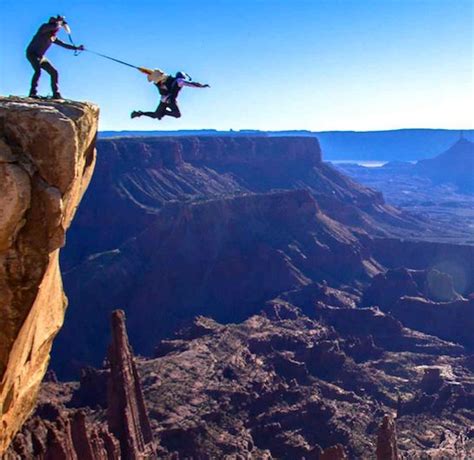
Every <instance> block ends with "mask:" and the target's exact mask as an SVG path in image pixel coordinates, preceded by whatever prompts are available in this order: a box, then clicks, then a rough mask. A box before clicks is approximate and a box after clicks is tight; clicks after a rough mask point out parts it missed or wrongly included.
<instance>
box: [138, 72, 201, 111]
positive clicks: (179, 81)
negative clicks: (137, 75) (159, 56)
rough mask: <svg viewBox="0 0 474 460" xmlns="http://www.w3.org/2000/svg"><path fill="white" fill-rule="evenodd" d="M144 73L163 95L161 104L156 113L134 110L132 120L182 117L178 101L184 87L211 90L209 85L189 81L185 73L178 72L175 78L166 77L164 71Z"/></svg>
mask: <svg viewBox="0 0 474 460" xmlns="http://www.w3.org/2000/svg"><path fill="white" fill-rule="evenodd" d="M142 72H144V73H147V74H148V81H149V82H153V83H154V84H155V85H156V87H157V88H158V91H159V92H160V95H161V100H160V104H159V105H158V107H157V109H156V110H155V111H154V112H142V111H141V110H134V111H133V112H132V113H131V115H130V116H131V118H137V117H142V116H145V117H150V118H157V119H158V120H161V119H162V118H163V117H165V116H168V117H174V118H179V117H181V111H180V110H179V107H178V103H177V99H178V95H179V92H180V91H181V89H182V88H183V87H184V86H189V87H191V88H210V86H209V85H207V84H202V83H197V82H194V81H189V80H188V78H187V75H186V74H185V73H184V72H178V73H177V74H176V75H175V76H174V77H172V76H171V75H166V74H165V73H164V72H163V71H162V70H160V69H156V70H153V71H148V70H146V69H142Z"/></svg>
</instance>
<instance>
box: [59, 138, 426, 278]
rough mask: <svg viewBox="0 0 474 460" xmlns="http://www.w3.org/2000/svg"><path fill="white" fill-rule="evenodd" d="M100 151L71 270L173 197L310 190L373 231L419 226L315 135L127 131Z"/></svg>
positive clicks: (67, 258)
mask: <svg viewBox="0 0 474 460" xmlns="http://www.w3.org/2000/svg"><path fill="white" fill-rule="evenodd" d="M98 150H99V152H100V155H99V160H98V164H97V168H96V172H95V174H94V179H93V181H92V184H91V189H90V192H89V193H88V195H87V197H86V199H85V200H84V204H83V206H81V209H80V211H79V213H78V216H77V219H76V221H75V223H74V226H73V228H72V229H71V233H70V235H69V244H68V247H67V250H66V251H65V253H64V254H63V261H64V267H65V268H66V269H68V268H71V267H72V266H74V265H75V264H77V263H78V262H79V261H81V260H84V259H85V258H87V256H89V255H92V254H94V253H98V252H103V251H106V250H111V249H115V248H117V247H119V246H120V245H121V244H123V243H124V242H125V241H126V240H127V239H129V238H130V237H133V236H135V235H137V234H138V233H139V232H141V231H142V230H143V228H144V227H147V226H148V225H149V224H150V223H151V222H152V221H153V219H154V217H155V215H156V214H157V213H158V212H159V210H160V209H161V208H162V207H163V206H164V205H165V204H166V203H168V202H170V201H187V202H188V201H194V200H202V199H210V198H220V197H222V196H235V195H236V194H242V193H248V192H253V193H267V192H269V191H272V190H293V189H306V190H308V191H309V192H310V193H311V194H312V195H313V196H314V197H315V198H316V199H317V201H318V203H319V205H320V206H321V208H322V210H323V211H324V212H325V213H326V214H327V215H329V216H330V217H331V218H333V219H335V220H337V221H339V222H341V223H343V224H345V225H350V226H355V227H358V228H361V229H364V230H366V231H368V232H370V234H371V235H385V234H386V232H387V231H388V230H387V229H390V231H391V230H393V229H394V227H395V226H401V227H403V228H405V229H406V228H410V230H413V229H415V230H416V228H417V226H416V225H417V224H415V223H414V222H413V219H412V218H409V217H408V216H406V215H403V213H400V212H399V211H397V210H395V209H394V208H392V207H390V206H387V205H385V204H384V201H383V198H382V195H381V194H380V193H378V192H375V191H374V190H370V189H368V188H366V187H363V186H361V185H359V184H357V183H355V182H353V181H352V180H350V179H349V178H347V177H345V176H344V175H342V174H341V173H339V172H338V171H336V170H335V169H333V168H332V167H331V166H329V165H327V164H325V163H324V162H322V161H321V158H322V153H321V149H320V147H319V143H318V141H317V139H315V138H298V137H294V138H270V137H267V138H264V137H262V138H259V137H248V138H247V137H236V138H232V137H184V138H130V139H127V138H122V139H110V140H101V141H99V143H98ZM99 216H100V219H99V218H98V217H99ZM418 229H420V226H419V224H418ZM423 230H425V229H423ZM389 233H390V232H389Z"/></svg>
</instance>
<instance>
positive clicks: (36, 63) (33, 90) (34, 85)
mask: <svg viewBox="0 0 474 460" xmlns="http://www.w3.org/2000/svg"><path fill="white" fill-rule="evenodd" d="M26 57H27V59H28V61H29V62H30V64H31V67H33V70H34V71H35V72H34V74H33V78H32V79H31V86H30V96H36V94H37V90H38V82H39V79H40V76H41V65H40V63H41V57H39V56H35V55H33V54H29V53H28V54H27V55H26Z"/></svg>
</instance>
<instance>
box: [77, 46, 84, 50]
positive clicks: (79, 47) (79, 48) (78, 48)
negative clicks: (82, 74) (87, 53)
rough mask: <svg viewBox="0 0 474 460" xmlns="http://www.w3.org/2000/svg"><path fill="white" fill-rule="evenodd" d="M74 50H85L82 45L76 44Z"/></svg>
mask: <svg viewBox="0 0 474 460" xmlns="http://www.w3.org/2000/svg"><path fill="white" fill-rule="evenodd" d="M76 50H77V51H84V50H85V48H84V45H79V46H76Z"/></svg>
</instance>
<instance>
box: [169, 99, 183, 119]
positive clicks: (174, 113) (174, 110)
mask: <svg viewBox="0 0 474 460" xmlns="http://www.w3.org/2000/svg"><path fill="white" fill-rule="evenodd" d="M168 109H169V110H167V111H166V115H168V116H169V117H174V118H180V117H181V112H180V110H179V107H178V104H177V103H176V101H175V100H172V101H169V102H168Z"/></svg>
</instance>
